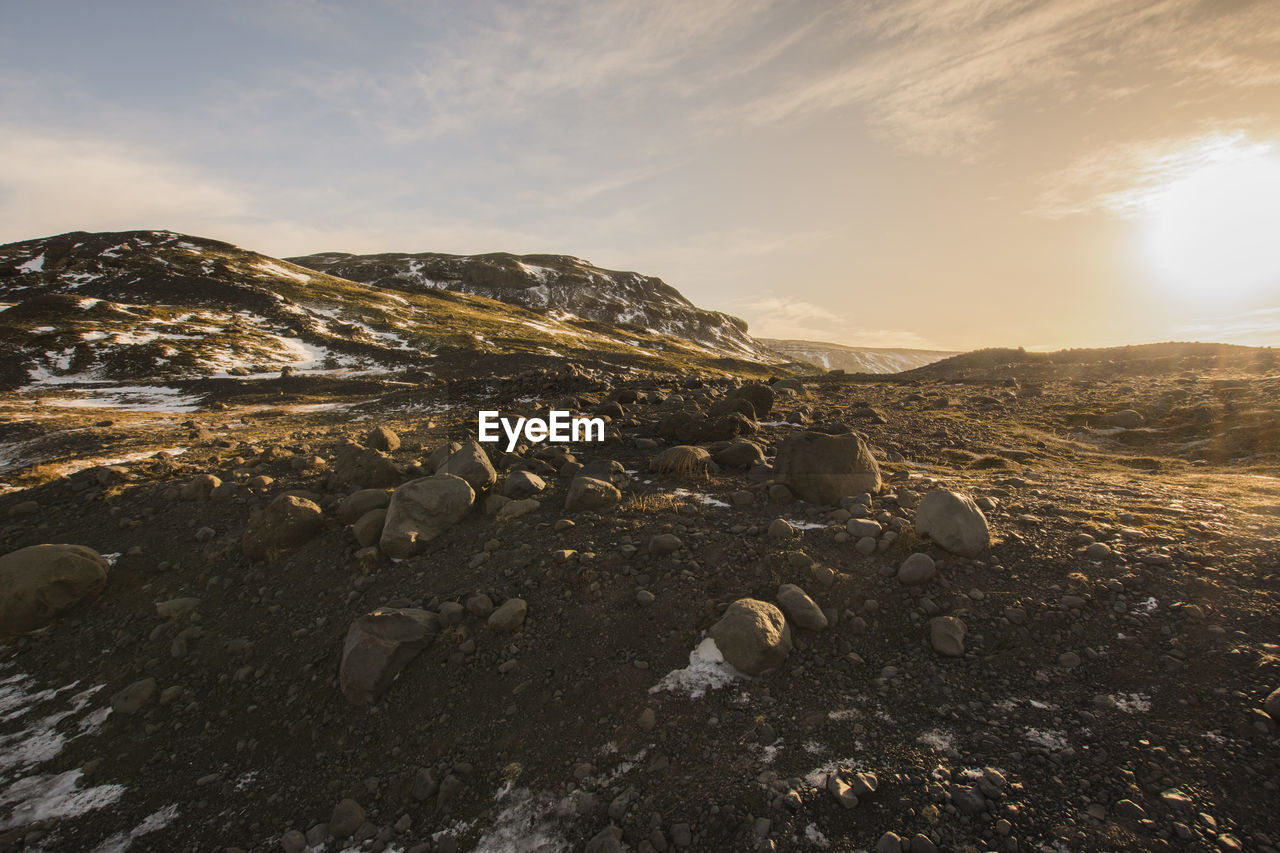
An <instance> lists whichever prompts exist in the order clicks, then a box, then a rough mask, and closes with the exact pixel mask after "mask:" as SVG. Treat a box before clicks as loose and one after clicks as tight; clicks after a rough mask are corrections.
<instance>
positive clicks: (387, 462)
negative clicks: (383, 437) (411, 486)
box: [333, 444, 403, 489]
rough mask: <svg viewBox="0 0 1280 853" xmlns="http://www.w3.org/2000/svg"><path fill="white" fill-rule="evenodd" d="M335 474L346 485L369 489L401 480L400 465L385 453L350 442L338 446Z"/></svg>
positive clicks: (334, 463) (334, 465)
mask: <svg viewBox="0 0 1280 853" xmlns="http://www.w3.org/2000/svg"><path fill="white" fill-rule="evenodd" d="M333 476H334V478H335V479H336V480H337V481H338V482H339V483H343V484H346V485H355V486H364V487H365V488H367V489H377V488H385V487H387V486H394V485H395V484H396V483H399V482H400V478H401V477H402V476H403V475H402V474H401V471H400V466H398V465H396V463H395V462H394V461H393V460H392V459H391V457H390V456H387V455H386V454H385V453H383V452H381V451H379V450H374V449H373V448H372V447H360V446H359V445H357V444H348V445H344V446H342V447H340V448H338V452H337V454H336V455H335V457H334V461H333Z"/></svg>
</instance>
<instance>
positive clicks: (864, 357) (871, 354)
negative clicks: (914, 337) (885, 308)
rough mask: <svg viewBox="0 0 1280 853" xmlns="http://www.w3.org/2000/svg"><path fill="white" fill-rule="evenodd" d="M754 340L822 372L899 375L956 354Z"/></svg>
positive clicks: (816, 342) (936, 351)
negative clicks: (820, 369)
mask: <svg viewBox="0 0 1280 853" xmlns="http://www.w3.org/2000/svg"><path fill="white" fill-rule="evenodd" d="M757 340H759V341H760V343H762V344H764V345H765V346H767V347H768V348H769V349H771V350H773V351H774V352H776V353H781V354H782V355H785V356H786V357H787V358H789V359H791V360H793V361H801V362H805V363H808V364H812V365H814V366H816V367H821V368H823V369H825V370H843V371H844V372H846V373H900V372H902V371H904V370H911V369H912V368H915V367H921V366H923V365H926V364H930V363H932V362H935V361H940V360H941V359H944V358H948V357H949V356H953V355H956V353H955V352H948V351H943V350H926V349H904V348H882V347H847V346H844V345H843V344H832V343H823V342H819V341H796V340H782V339H779V338H758V339H757Z"/></svg>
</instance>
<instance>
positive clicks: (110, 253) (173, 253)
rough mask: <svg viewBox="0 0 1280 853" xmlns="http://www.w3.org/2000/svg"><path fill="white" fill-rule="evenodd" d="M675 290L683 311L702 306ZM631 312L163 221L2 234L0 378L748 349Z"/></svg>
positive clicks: (211, 373) (267, 371)
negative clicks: (336, 268)
mask: <svg viewBox="0 0 1280 853" xmlns="http://www.w3.org/2000/svg"><path fill="white" fill-rule="evenodd" d="M667 290H670V289H669V288H668V289H667ZM671 293H672V294H674V296H673V297H672V299H673V304H676V305H677V307H678V308H679V310H680V311H681V312H684V311H686V310H688V311H689V312H690V316H693V315H697V314H698V312H697V311H696V309H692V308H689V309H686V308H685V305H686V303H685V302H684V300H683V299H681V298H680V297H679V294H675V292H674V291H671ZM702 313H704V314H705V313H706V312H702ZM682 316H683V315H682ZM707 316H708V317H711V316H713V315H710V314H707ZM638 320H639V323H640V324H639V325H628V326H627V327H625V328H621V327H618V326H611V325H607V324H603V323H599V322H594V321H591V320H583V319H580V318H577V317H569V316H566V315H563V314H557V313H556V312H553V311H552V312H549V311H543V310H526V309H523V308H519V307H514V306H511V305H509V304H503V303H499V302H495V301H493V300H490V299H486V298H483V297H477V296H472V295H467V294H462V293H454V292H449V291H442V290H439V289H433V288H429V287H422V286H420V284H418V283H415V282H412V281H400V282H399V283H398V284H397V283H393V282H388V281H380V282H379V283H378V284H377V285H368V284H362V283H358V282H353V281H348V280H345V279H342V278H336V277H334V276H332V275H328V274H326V273H323V272H317V271H315V270H313V269H304V268H302V267H299V266H297V265H296V264H293V263H290V262H288V261H282V260H279V259H275V258H270V257H267V256H265V255H260V254H258V253H256V252H251V251H247V250H244V249H240V248H237V247H235V246H232V245H229V244H227V243H220V242H217V241H214V240H206V239H202V238H198V237H190V236H184V235H181V234H174V233H170V232H155V231H134V232H127V233H102V234H89V233H84V232H74V233H70V234H63V235H60V236H56V237H48V238H44V239H38V240H27V241H23V242H19V243H10V244H8V245H4V246H0V345H3V347H4V349H5V352H6V357H5V359H4V360H3V364H2V365H0V387H8V388H14V387H21V386H27V387H31V386H37V387H42V386H50V385H66V384H69V383H75V382H79V383H83V382H112V381H113V382H139V381H169V380H175V379H195V378H210V377H212V378H234V377H250V378H252V377H269V376H277V375H279V373H280V371H281V370H285V371H286V372H293V373H296V374H300V375H302V374H313V375H330V376H338V375H343V376H350V375H353V374H360V373H366V374H367V373H379V372H381V373H385V372H387V371H391V370H396V369H400V368H405V367H415V366H416V367H418V368H422V369H428V368H430V369H434V367H435V365H437V364H439V363H441V362H447V361H448V360H449V359H450V358H453V359H454V360H455V361H458V362H460V363H461V364H463V365H465V364H467V363H470V362H471V361H472V360H474V359H475V358H478V357H482V356H485V355H492V354H512V353H516V354H520V355H522V356H523V357H526V358H527V359H530V360H532V361H533V362H536V361H537V360H539V359H541V360H544V361H548V362H552V361H554V362H557V363H562V362H563V360H564V359H566V358H573V357H580V358H586V359H590V360H593V361H601V360H603V361H606V362H608V361H611V360H612V361H614V362H617V363H633V364H638V365H643V366H649V367H655V368H659V367H663V366H666V367H668V368H669V369H674V370H683V369H686V368H690V367H698V366H701V367H712V366H717V365H718V366H719V367H720V368H721V369H723V368H725V367H731V366H733V365H735V364H740V362H741V361H742V359H744V358H748V357H751V353H750V352H749V351H748V349H747V347H746V346H745V345H744V344H743V341H745V340H747V339H746V338H745V334H744V335H743V336H741V338H736V337H733V336H727V337H726V338H725V346H724V347H717V346H714V345H712V344H704V343H698V342H693V341H689V340H685V339H682V338H680V337H672V336H669V335H666V334H663V333H662V332H661V331H658V330H655V329H652V328H649V327H646V326H644V325H643V318H642V317H639V316H638ZM666 327H669V328H676V327H675V326H670V324H667V326H666ZM726 328H727V327H726ZM677 330H678V329H677ZM704 337H706V336H704ZM711 337H712V338H714V335H712V336H711Z"/></svg>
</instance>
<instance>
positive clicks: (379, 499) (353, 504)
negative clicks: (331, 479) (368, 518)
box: [338, 489, 391, 524]
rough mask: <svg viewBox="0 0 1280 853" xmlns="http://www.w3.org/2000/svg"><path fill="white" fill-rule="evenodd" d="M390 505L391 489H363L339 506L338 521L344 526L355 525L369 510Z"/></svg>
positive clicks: (346, 498)
mask: <svg viewBox="0 0 1280 853" xmlns="http://www.w3.org/2000/svg"><path fill="white" fill-rule="evenodd" d="M389 503H391V490H390V489H361V490H360V491H358V492H352V493H351V494H349V495H347V496H346V497H345V498H343V499H342V503H340V504H338V521H341V522H342V523H343V524H354V523H355V522H356V520H357V519H359V518H360V516H362V515H364V514H365V513H367V512H368V511H369V510H371V509H378V508H380V507H385V506H386V505H387V504H389Z"/></svg>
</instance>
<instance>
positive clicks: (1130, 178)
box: [1028, 130, 1274, 219]
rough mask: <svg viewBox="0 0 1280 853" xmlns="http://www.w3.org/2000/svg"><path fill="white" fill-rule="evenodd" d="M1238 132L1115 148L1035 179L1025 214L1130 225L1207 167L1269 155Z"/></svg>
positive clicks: (1260, 144) (1266, 148) (1268, 146)
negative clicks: (1113, 219)
mask: <svg viewBox="0 0 1280 853" xmlns="http://www.w3.org/2000/svg"><path fill="white" fill-rule="evenodd" d="M1273 148H1274V146H1273V145H1272V144H1270V143H1267V142H1255V141H1253V140H1252V139H1251V138H1250V137H1249V135H1248V134H1247V133H1246V132H1245V131H1243V130H1235V131H1227V132H1222V131H1218V132H1213V133H1206V134H1202V135H1199V136H1193V137H1190V138H1188V137H1169V138H1162V139H1150V140H1139V141H1133V142H1124V143H1117V144H1114V145H1110V146H1106V147H1104V148H1102V149H1100V150H1097V151H1093V152H1091V153H1089V154H1086V155H1085V156H1083V157H1080V158H1078V159H1077V160H1075V161H1074V162H1072V163H1071V164H1070V165H1068V166H1067V167H1066V168H1064V169H1061V170H1059V171H1057V172H1054V173H1052V174H1049V175H1047V176H1045V177H1044V178H1042V179H1041V181H1040V185H1041V187H1042V190H1041V193H1040V196H1039V198H1037V200H1036V203H1035V205H1034V207H1033V208H1032V209H1031V210H1029V211H1028V212H1029V213H1030V214H1032V215H1034V216H1040V217H1043V218H1046V219H1064V218H1066V217H1069V216H1079V215H1085V214H1093V213H1106V214H1110V215H1113V216H1118V217H1120V218H1123V219H1131V218H1134V217H1137V216H1140V215H1142V214H1144V213H1146V212H1149V211H1151V210H1152V209H1154V208H1155V207H1157V206H1158V204H1159V202H1160V199H1161V198H1162V196H1163V194H1164V193H1165V192H1166V191H1167V189H1168V187H1169V185H1170V184H1172V183H1173V182H1175V181H1177V180H1178V179H1180V178H1185V177H1187V176H1189V175H1191V174H1193V173H1195V172H1197V171H1199V170H1201V169H1203V168H1205V167H1207V166H1212V165H1217V164H1222V163H1230V162H1235V161H1240V160H1247V159H1252V158H1256V157H1260V156H1265V155H1267V154H1270V153H1271V152H1272V150H1273Z"/></svg>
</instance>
